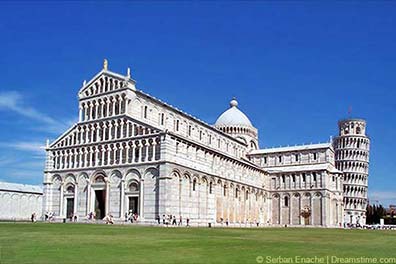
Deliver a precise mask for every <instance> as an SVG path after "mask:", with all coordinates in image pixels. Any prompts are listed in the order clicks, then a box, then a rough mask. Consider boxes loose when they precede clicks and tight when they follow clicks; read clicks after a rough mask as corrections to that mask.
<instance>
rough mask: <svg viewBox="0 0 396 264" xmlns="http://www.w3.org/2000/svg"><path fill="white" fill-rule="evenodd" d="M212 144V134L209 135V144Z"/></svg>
mask: <svg viewBox="0 0 396 264" xmlns="http://www.w3.org/2000/svg"><path fill="white" fill-rule="evenodd" d="M210 144H212V135H209V145H210Z"/></svg>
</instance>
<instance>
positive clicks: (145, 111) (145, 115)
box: [143, 105, 147, 118]
mask: <svg viewBox="0 0 396 264" xmlns="http://www.w3.org/2000/svg"><path fill="white" fill-rule="evenodd" d="M143 117H144V118H147V105H146V106H144V109H143Z"/></svg>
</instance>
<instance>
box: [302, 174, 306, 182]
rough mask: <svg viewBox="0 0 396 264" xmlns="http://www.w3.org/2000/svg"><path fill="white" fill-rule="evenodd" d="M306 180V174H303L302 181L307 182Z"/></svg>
mask: <svg viewBox="0 0 396 264" xmlns="http://www.w3.org/2000/svg"><path fill="white" fill-rule="evenodd" d="M305 178H306V176H305V173H303V174H302V181H303V182H305Z"/></svg>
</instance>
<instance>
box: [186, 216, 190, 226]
mask: <svg viewBox="0 0 396 264" xmlns="http://www.w3.org/2000/svg"><path fill="white" fill-rule="evenodd" d="M186 222H187V226H190V218H189V217H187V219H186Z"/></svg>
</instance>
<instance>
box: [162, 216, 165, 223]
mask: <svg viewBox="0 0 396 264" xmlns="http://www.w3.org/2000/svg"><path fill="white" fill-rule="evenodd" d="M165 221H166V219H165V215H162V224H163V225H165Z"/></svg>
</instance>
